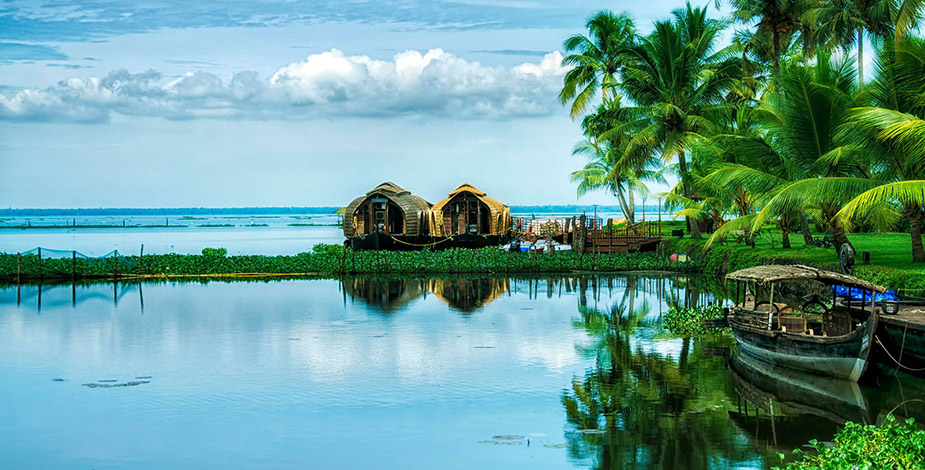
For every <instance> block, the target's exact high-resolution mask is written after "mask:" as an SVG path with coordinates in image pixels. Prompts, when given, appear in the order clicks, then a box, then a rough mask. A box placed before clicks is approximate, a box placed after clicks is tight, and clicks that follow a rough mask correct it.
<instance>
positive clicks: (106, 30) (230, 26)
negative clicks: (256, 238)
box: [0, 0, 712, 208]
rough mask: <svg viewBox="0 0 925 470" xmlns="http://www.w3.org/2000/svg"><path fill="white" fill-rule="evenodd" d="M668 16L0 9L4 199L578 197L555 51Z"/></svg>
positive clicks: (536, 1) (535, 4)
mask: <svg viewBox="0 0 925 470" xmlns="http://www.w3.org/2000/svg"><path fill="white" fill-rule="evenodd" d="M695 3H698V2H695ZM701 3H703V2H701ZM708 3H710V4H711V5H712V0H710V1H709V2H708ZM680 4H681V2H680V0H652V1H648V2H625V1H615V2H613V1H612V2H609V3H601V2H592V1H589V0H575V1H571V2H562V1H557V0H497V1H495V0H434V1H404V0H371V1H362V0H355V1H350V0H346V1H304V2H297V1H287V0H277V1H261V2H255V1H252V0H224V1H209V2H190V1H187V0H182V1H181V0H158V1H151V2H148V1H139V2H116V1H104V0H97V1H86V2H72V1H60V0H54V1H31V0H26V1H17V0H12V1H11V0H3V1H0V206H2V207H14V208H23V207H191V206H193V207H200V206H205V207H230V206H322V205H343V204H345V203H346V202H348V201H349V200H350V199H352V198H353V197H355V196H356V195H358V194H361V193H363V192H365V191H366V190H368V189H369V188H370V187H372V186H374V185H376V184H377V183H379V182H381V181H385V180H391V181H394V182H396V183H398V184H400V185H402V186H404V187H406V188H407V189H409V190H411V191H412V192H415V193H417V194H420V195H421V196H423V197H425V198H427V199H429V200H431V201H434V200H437V199H440V198H441V197H443V195H444V194H445V193H447V192H449V191H450V190H452V189H453V188H455V187H456V186H457V185H458V184H459V183H461V182H464V181H468V182H471V183H473V184H475V185H477V186H479V187H481V188H482V189H483V190H485V191H487V192H489V193H490V194H491V195H492V196H495V197H496V198H498V199H500V200H502V201H505V202H508V203H511V204H547V203H550V204H569V203H575V202H577V201H578V200H577V199H576V196H575V185H574V184H571V183H569V181H568V174H569V172H570V171H573V170H575V169H578V168H580V167H581V166H582V164H583V161H581V159H579V158H578V157H572V156H571V155H570V154H571V148H572V146H573V145H574V143H575V142H576V141H577V140H578V139H579V138H580V132H579V130H578V125H577V123H574V122H572V121H570V120H569V118H568V113H567V111H566V109H564V108H563V107H562V106H561V105H560V104H559V103H558V102H557V100H556V94H557V92H558V89H559V87H560V86H561V82H562V74H563V69H562V67H561V65H560V61H561V57H562V53H563V52H564V51H562V50H561V44H562V41H563V40H564V39H565V38H566V37H568V36H569V35H571V34H574V33H577V32H582V27H583V25H584V21H585V20H586V18H587V17H588V16H589V15H590V14H592V13H593V12H594V11H596V10H598V9H602V8H609V9H612V10H615V11H621V10H627V11H629V12H630V13H631V14H632V15H633V16H634V17H635V19H636V21H637V24H638V25H639V27H640V29H643V30H648V29H649V28H650V25H651V23H652V21H654V20H655V19H660V18H664V17H666V16H668V14H669V12H670V10H671V9H672V8H676V7H678V6H680ZM580 202H582V203H589V204H590V203H604V204H614V203H615V201H614V200H613V198H612V197H610V196H607V195H606V194H599V195H590V196H586V197H584V198H582V199H581V201H580Z"/></svg>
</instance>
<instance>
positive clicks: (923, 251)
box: [909, 207, 925, 263]
mask: <svg viewBox="0 0 925 470" xmlns="http://www.w3.org/2000/svg"><path fill="white" fill-rule="evenodd" d="M909 235H912V262H914V263H921V262H923V261H925V248H923V247H922V209H921V208H920V207H916V208H915V209H914V211H913V212H912V213H911V214H910V215H909Z"/></svg>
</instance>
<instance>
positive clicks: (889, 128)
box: [839, 37, 925, 262]
mask: <svg viewBox="0 0 925 470" xmlns="http://www.w3.org/2000/svg"><path fill="white" fill-rule="evenodd" d="M876 69H877V74H876V77H875V79H874V80H873V82H871V85H870V87H869V90H868V91H869V92H868V95H869V96H870V97H871V104H874V105H875V106H876V107H865V108H857V109H855V110H853V111H852V113H851V114H850V115H849V117H848V123H847V124H846V125H845V126H844V128H843V129H842V138H843V139H845V140H848V141H851V142H852V143H853V145H855V146H856V147H859V148H864V149H865V151H866V153H867V154H869V155H870V156H871V158H872V160H873V161H874V162H875V164H876V165H877V167H879V168H880V169H881V171H880V172H881V175H882V178H881V179H882V181H883V182H884V184H883V185H882V186H878V187H877V188H874V189H871V190H869V191H866V192H864V193H863V194H861V195H859V196H858V197H857V198H855V199H853V200H852V201H850V202H849V203H848V204H847V205H846V206H845V207H844V208H843V209H842V210H841V211H840V212H839V216H841V217H844V218H846V219H849V220H853V219H858V218H861V217H863V216H864V215H865V214H868V213H870V212H871V211H872V210H881V209H882V208H884V207H896V208H897V209H898V210H899V212H900V213H901V214H902V215H903V216H904V217H905V218H907V219H908V221H909V233H910V235H911V239H912V241H911V245H912V260H913V261H915V262H923V261H925V249H923V246H922V233H921V224H922V217H923V213H922V210H923V206H925V199H923V197H922V191H923V188H922V180H925V146H923V142H925V140H923V139H922V137H923V136H925V121H923V120H922V117H923V116H925V107H923V103H922V100H921V93H922V91H923V90H925V40H922V39H921V38H912V37H904V38H901V39H900V40H899V42H898V43H894V42H892V41H886V42H884V43H883V44H882V45H881V46H880V48H879V50H878V54H877V62H876Z"/></svg>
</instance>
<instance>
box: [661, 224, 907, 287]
mask: <svg viewBox="0 0 925 470" xmlns="http://www.w3.org/2000/svg"><path fill="white" fill-rule="evenodd" d="M763 232H764V235H762V236H759V237H758V238H756V240H755V247H754V248H752V247H749V246H746V245H745V244H742V243H735V242H733V241H727V242H725V243H715V244H714V245H713V246H712V247H711V249H710V250H709V252H708V253H706V254H704V253H702V252H701V251H702V250H701V246H702V245H703V243H704V242H705V241H706V238H704V239H703V240H693V239H691V238H687V237H685V238H682V239H672V242H671V243H672V250H674V251H679V252H684V253H688V254H690V255H692V256H694V257H695V258H696V259H697V261H698V263H699V264H700V265H701V267H702V269H703V270H704V271H705V272H708V273H713V274H725V273H728V272H732V271H735V270H737V269H743V268H747V267H751V266H757V265H761V264H797V263H799V264H808V265H811V266H817V267H820V268H825V269H831V270H837V269H838V255H837V253H836V251H835V248H820V247H815V246H806V245H805V244H804V243H803V236H802V235H801V234H799V233H794V234H791V235H790V244H791V248H789V249H783V248H782V247H781V235H780V231H779V230H777V229H776V228H772V227H770V226H768V227H765V229H763ZM814 236H815V237H819V236H820V235H819V234H814ZM848 238H849V239H850V240H851V243H852V244H853V245H854V248H855V250H856V251H857V255H856V257H855V266H854V274H855V275H856V276H858V277H860V278H862V279H866V280H869V281H871V282H874V283H876V284H880V285H883V286H885V287H888V288H891V289H906V290H909V291H925V263H913V262H912V246H911V238H910V236H909V234H908V233H852V234H849V235H848ZM730 240H731V237H730ZM864 251H868V252H870V264H864V263H863V262H862V259H863V258H862V253H863V252H864Z"/></svg>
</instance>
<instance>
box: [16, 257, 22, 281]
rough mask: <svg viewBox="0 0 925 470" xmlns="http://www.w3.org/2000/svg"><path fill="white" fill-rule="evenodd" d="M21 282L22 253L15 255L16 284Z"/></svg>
mask: <svg viewBox="0 0 925 470" xmlns="http://www.w3.org/2000/svg"><path fill="white" fill-rule="evenodd" d="M20 282H22V253H16V284H19V283H20Z"/></svg>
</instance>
